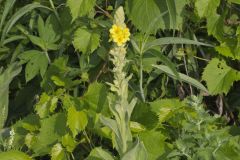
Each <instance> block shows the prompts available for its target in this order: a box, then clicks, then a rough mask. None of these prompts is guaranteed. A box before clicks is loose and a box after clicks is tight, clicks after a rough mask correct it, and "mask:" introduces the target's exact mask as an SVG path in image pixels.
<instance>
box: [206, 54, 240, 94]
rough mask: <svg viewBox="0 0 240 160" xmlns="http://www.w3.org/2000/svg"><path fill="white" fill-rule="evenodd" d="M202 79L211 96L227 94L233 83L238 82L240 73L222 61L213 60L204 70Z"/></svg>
mask: <svg viewBox="0 0 240 160" xmlns="http://www.w3.org/2000/svg"><path fill="white" fill-rule="evenodd" d="M202 79H203V80H204V81H206V83H207V87H208V90H209V92H210V93H211V94H212V95H216V94H221V93H225V94H227V93H228V91H229V90H230V88H231V86H232V84H233V82H235V81H239V80H240V72H239V71H237V70H234V69H232V68H231V67H229V66H228V65H227V64H226V62H225V61H224V60H219V59H217V58H214V59H212V60H211V61H210V62H209V64H208V65H207V67H206V68H205V69H204V72H203V76H202Z"/></svg>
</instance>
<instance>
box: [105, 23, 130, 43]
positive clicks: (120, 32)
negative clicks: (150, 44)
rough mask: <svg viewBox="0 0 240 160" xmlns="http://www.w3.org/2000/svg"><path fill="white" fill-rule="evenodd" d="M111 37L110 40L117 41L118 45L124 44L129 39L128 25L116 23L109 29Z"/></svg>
mask: <svg viewBox="0 0 240 160" xmlns="http://www.w3.org/2000/svg"><path fill="white" fill-rule="evenodd" d="M109 32H110V39H109V41H113V42H115V43H116V44H117V45H118V46H122V45H124V44H125V43H126V42H127V41H129V40H130V39H129V37H130V32H129V29H128V28H126V27H121V26H117V25H116V24H114V25H113V26H112V28H111V29H110V30H109Z"/></svg>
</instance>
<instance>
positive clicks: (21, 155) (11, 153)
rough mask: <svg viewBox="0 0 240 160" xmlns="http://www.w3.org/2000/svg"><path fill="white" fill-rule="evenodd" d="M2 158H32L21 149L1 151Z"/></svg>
mask: <svg viewBox="0 0 240 160" xmlns="http://www.w3.org/2000/svg"><path fill="white" fill-rule="evenodd" d="M0 159H1V160H32V158H30V157H29V156H28V155H27V154H25V153H23V152H20V151H14V150H12V151H8V152H1V153H0Z"/></svg>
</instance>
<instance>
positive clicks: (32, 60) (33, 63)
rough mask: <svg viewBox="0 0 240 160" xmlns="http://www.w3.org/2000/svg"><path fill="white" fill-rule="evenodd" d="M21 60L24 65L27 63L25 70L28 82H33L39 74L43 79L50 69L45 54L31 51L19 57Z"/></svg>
mask: <svg viewBox="0 0 240 160" xmlns="http://www.w3.org/2000/svg"><path fill="white" fill-rule="evenodd" d="M19 58H20V60H21V61H22V62H23V63H26V62H27V65H26V68H25V78H26V82H28V81H30V80H32V79H33V78H34V77H35V76H36V75H37V74H38V73H40V74H41V76H42V77H43V76H44V74H45V72H46V70H47V67H48V59H47V57H46V55H45V54H44V53H43V52H40V51H37V50H30V51H26V52H24V53H22V54H21V55H19Z"/></svg>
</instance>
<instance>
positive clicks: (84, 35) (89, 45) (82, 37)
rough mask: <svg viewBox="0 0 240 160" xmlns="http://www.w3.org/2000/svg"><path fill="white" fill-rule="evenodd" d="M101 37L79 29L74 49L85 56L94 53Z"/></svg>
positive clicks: (75, 36)
mask: <svg viewBox="0 0 240 160" xmlns="http://www.w3.org/2000/svg"><path fill="white" fill-rule="evenodd" d="M99 41H100V35H99V34H98V33H96V32H94V31H92V30H89V29H85V28H78V29H77V30H76V32H75V33H74V39H73V45H74V48H75V49H76V50H78V51H80V52H83V54H86V53H92V52H93V51H94V50H95V49H97V47H98V46H99Z"/></svg>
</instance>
